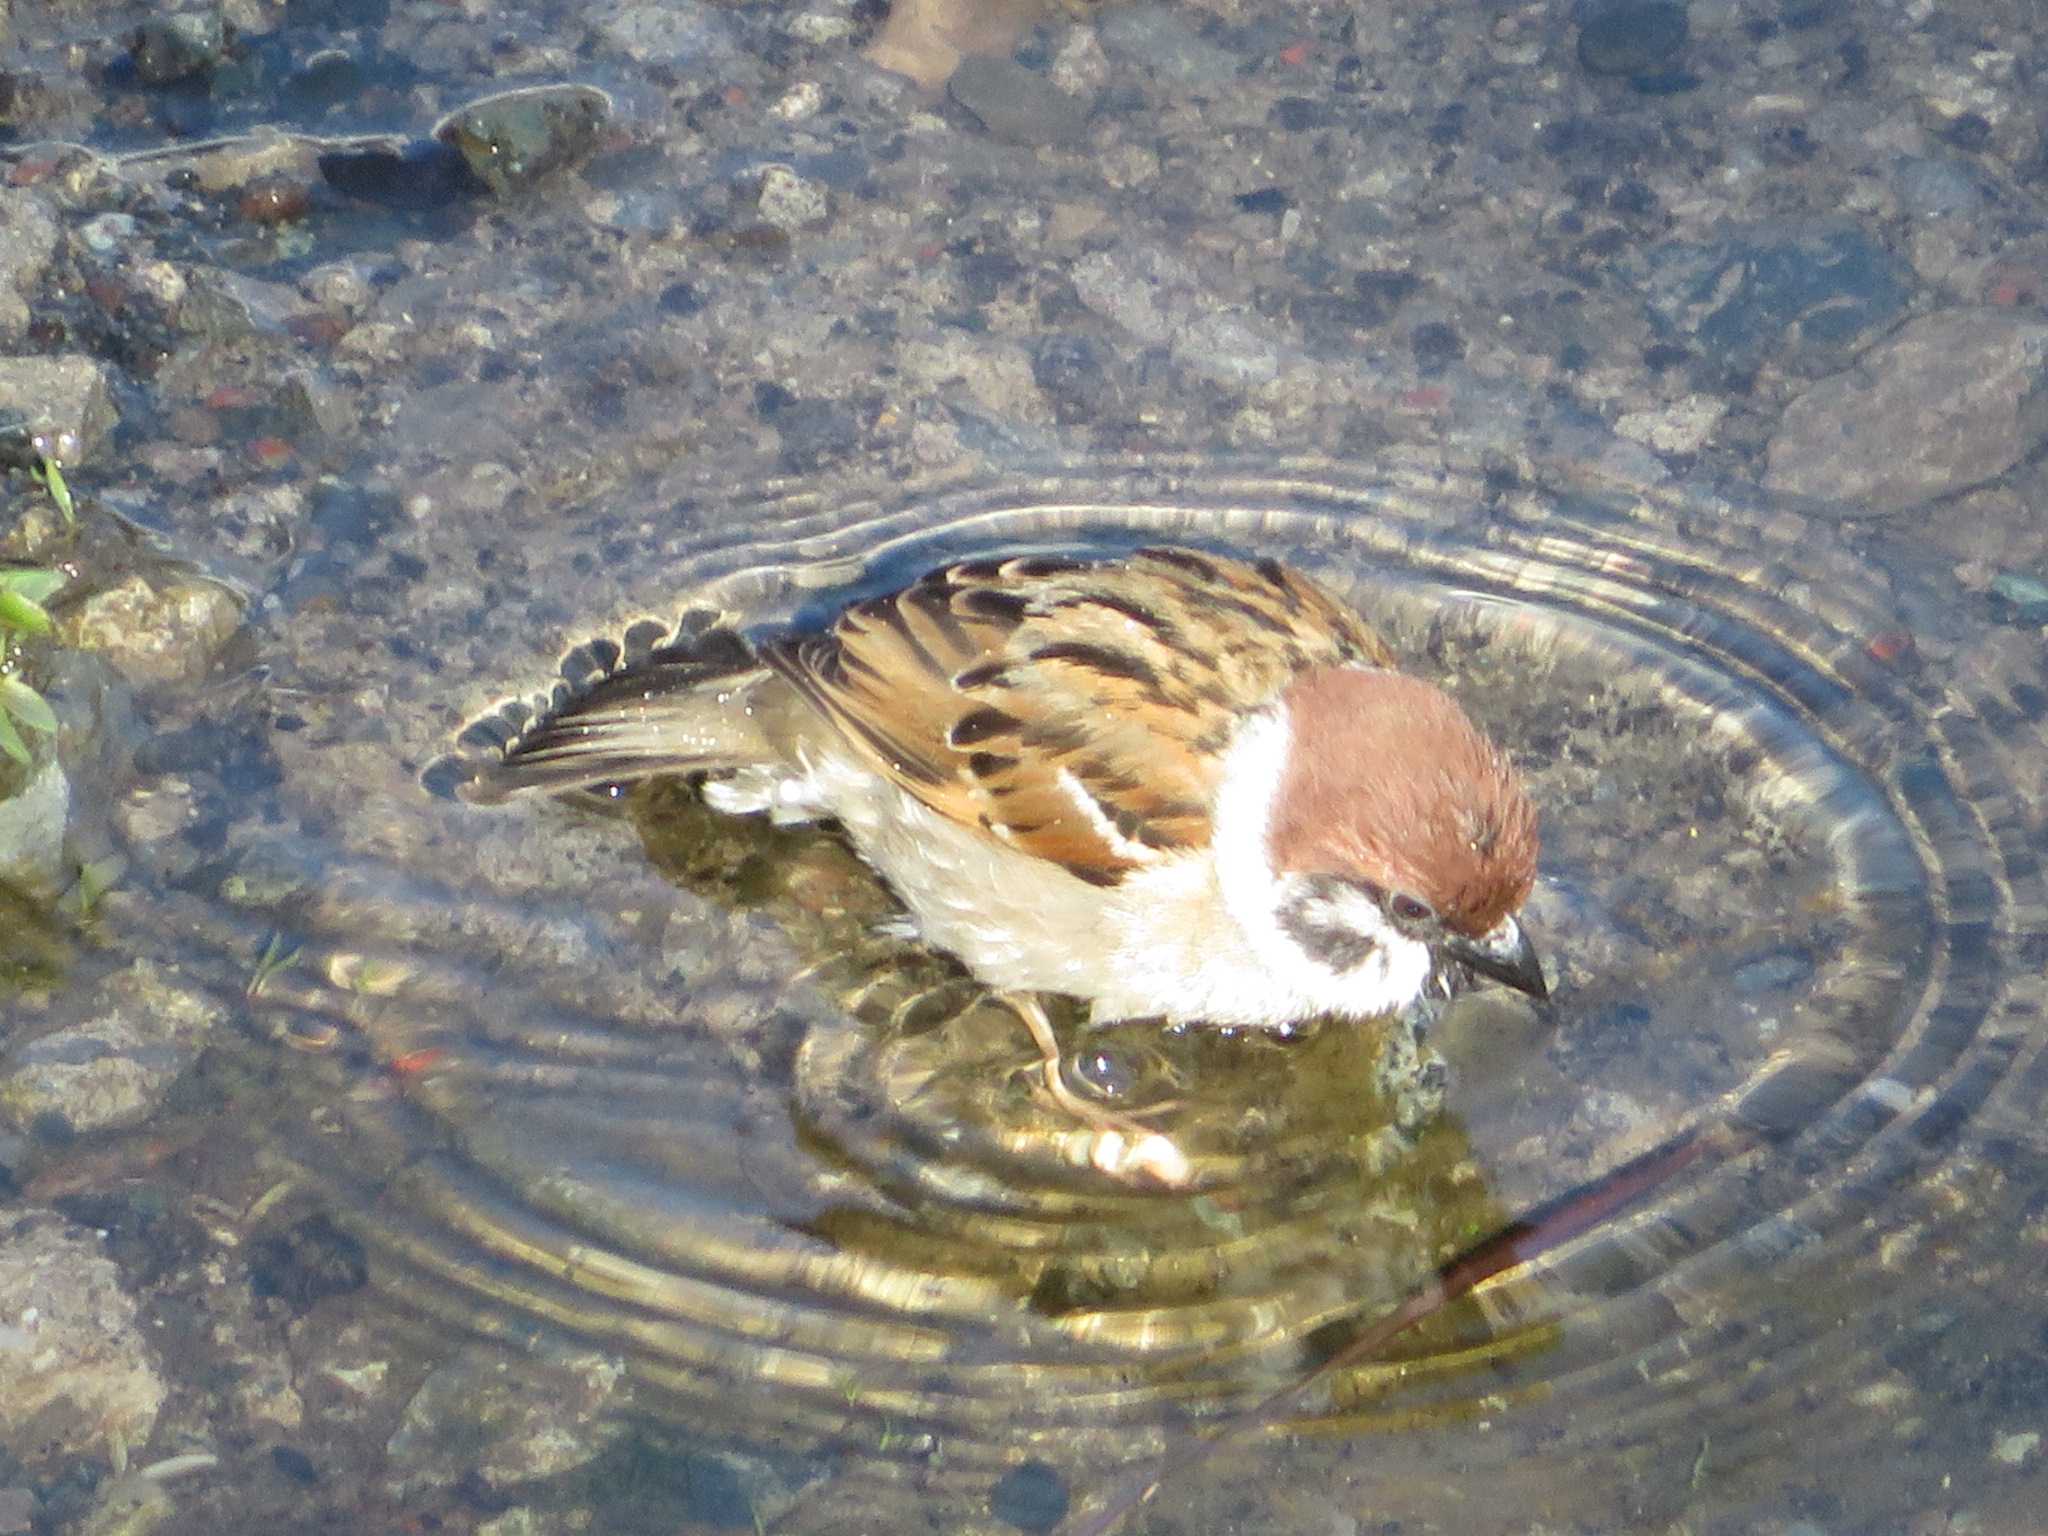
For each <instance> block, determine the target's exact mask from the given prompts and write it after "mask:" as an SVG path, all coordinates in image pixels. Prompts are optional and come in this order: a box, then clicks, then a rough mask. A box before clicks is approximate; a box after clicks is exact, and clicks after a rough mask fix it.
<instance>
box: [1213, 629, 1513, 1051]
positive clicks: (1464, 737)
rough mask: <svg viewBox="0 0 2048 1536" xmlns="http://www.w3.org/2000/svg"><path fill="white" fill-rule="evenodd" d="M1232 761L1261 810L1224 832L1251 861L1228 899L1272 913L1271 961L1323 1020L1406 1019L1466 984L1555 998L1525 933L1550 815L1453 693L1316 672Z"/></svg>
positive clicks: (1259, 920) (1349, 673)
mask: <svg viewBox="0 0 2048 1536" xmlns="http://www.w3.org/2000/svg"><path fill="white" fill-rule="evenodd" d="M1232 758H1233V765H1232V766H1233V770H1234V771H1235V772H1237V773H1238V775H1239V776H1240V778H1241V779H1242V780H1244V781H1246V782H1254V783H1257V784H1258V785H1259V789H1258V791H1257V792H1253V793H1241V794H1240V797H1239V798H1240V801H1241V803H1243V804H1244V805H1246V807H1247V809H1250V810H1251V811H1252V814H1251V815H1249V816H1245V815H1242V814H1240V815H1239V816H1238V818H1237V820H1238V821H1239V822H1240V823H1241V825H1240V826H1238V827H1236V828H1229V827H1226V828H1219V835H1220V836H1223V837H1226V838H1230V837H1232V836H1233V835H1234V840H1235V843H1236V845H1237V846H1236V852H1237V853H1238V855H1239V860H1238V862H1239V863H1240V864H1241V865H1243V866H1245V867H1244V868H1241V869H1239V870H1238V871H1237V872H1236V875H1235V876H1234V875H1233V872H1232V871H1231V870H1230V869H1229V868H1227V867H1226V868H1225V869H1224V878H1225V881H1226V886H1227V887H1228V886H1230V885H1233V884H1236V883H1237V881H1238V878H1239V877H1248V878H1243V888H1242V889H1239V890H1232V889H1228V888H1226V891H1225V899H1226V901H1230V902H1232V904H1233V905H1234V906H1235V907H1237V908H1238V909H1239V910H1240V913H1241V914H1243V912H1244V910H1245V908H1246V907H1247V906H1249V905H1252V904H1256V905H1257V906H1258V907H1259V908H1261V909H1262V910H1261V911H1260V912H1259V913H1258V914H1257V915H1256V916H1255V917H1254V918H1253V921H1252V923H1251V924H1249V925H1248V926H1251V927H1255V929H1256V931H1257V933H1258V935H1259V939H1258V942H1260V943H1261V945H1262V947H1263V948H1265V949H1266V950H1267V961H1268V964H1269V965H1281V966H1284V967H1285V968H1286V969H1287V970H1288V971H1289V972H1290V973H1291V974H1293V975H1294V976H1296V977H1297V978H1299V980H1300V983H1301V988H1302V990H1303V991H1304V993H1305V994H1310V995H1313V996H1314V997H1315V998H1316V999H1318V1000H1319V1004H1320V1010H1321V1011H1327V1012H1334V1013H1342V1014H1350V1015H1354V1016H1367V1015H1374V1014H1381V1013H1386V1012H1390V1011H1393V1010H1395V1009H1399V1008H1402V1007H1405V1006H1407V1005H1408V1004H1409V1003H1411V1002H1413V1001H1414V1000H1415V999H1416V998H1417V997H1418V996H1420V995H1421V993H1422V992H1423V990H1424V989H1425V988H1426V987H1427V986H1428V985H1429V983H1430V981H1431V979H1432V978H1434V977H1444V978H1448V979H1459V978H1461V977H1462V976H1464V975H1466V974H1476V975H1478V976H1483V977H1486V978H1489V979H1491V980H1494V981H1498V982H1501V983H1503V984H1505V985H1507V986H1510V987H1513V988H1515V989H1516V990H1517V991H1520V992H1524V993H1527V994H1529V995H1530V996H1532V997H1536V998H1542V997H1545V996H1547V995H1548V986H1547V984H1546V982H1545V980H1544V976H1543V969H1542V966H1541V963H1540V962H1539V960H1538V957H1537V955H1536V952H1535V950H1534V948H1533V947H1532V946H1531V944H1530V943H1529V940H1528V937H1527V935H1526V934H1524V933H1523V931H1522V928H1521V924H1520V921H1519V913H1520V911H1521V907H1522V904H1523V902H1524V901H1526V900H1527V899H1528V896H1529V892H1530V889H1531V887H1532V886H1533V885H1534V883H1535V878H1536V852H1537V828H1536V810H1535V807H1534V806H1533V805H1532V804H1531V803H1530V800H1529V797H1528V795H1527V793H1526V792H1525V791H1524V790H1523V788H1522V784H1521V779H1520V777H1519V776H1518V775H1517V774H1516V772H1515V770H1514V767H1513V765H1511V764H1510V763H1509V762H1508V760H1507V757H1506V755H1505V754H1504V753H1503V752H1502V751H1501V750H1500V749H1499V748H1498V747H1497V746H1495V745H1494V744H1493V742H1492V741H1490V740H1489V739H1488V738H1487V737H1486V735H1485V734H1484V733H1483V732H1481V731H1480V729H1479V728H1478V727H1477V726H1476V725H1474V724H1473V723H1472V721H1471V719H1470V718H1469V717H1468V716H1467V715H1466V714H1465V712H1464V711H1463V710H1462V709H1460V708H1459V707H1458V705H1457V703H1456V702H1455V701H1454V700H1453V699H1452V698H1451V697H1450V696H1449V695H1448V694H1446V693H1445V692H1444V691H1443V690H1442V689H1440V688H1437V687H1435V686H1433V685H1432V684H1430V683H1427V682H1424V681H1422V680H1421V679H1419V678H1413V677H1406V676H1403V675H1402V674H1400V673H1398V672H1392V671H1385V670H1369V669H1364V668H1354V667H1317V668H1311V669H1309V670H1308V671H1305V672H1304V673H1303V674H1302V675H1301V676H1300V677H1298V678H1297V679H1296V680H1295V681H1294V682H1293V683H1292V684H1291V685H1290V686H1289V687H1288V689H1287V690H1286V691H1285V693H1283V694H1282V696H1281V698H1280V701H1279V704H1278V707H1277V709H1276V710H1275V711H1274V712H1273V713H1272V714H1271V715H1270V716H1268V717H1265V718H1263V719H1261V720H1260V721H1258V722H1256V723H1255V724H1254V725H1253V726H1252V727H1250V728H1248V729H1247V731H1246V732H1245V733H1244V734H1243V735H1242V736H1241V738H1240V740H1239V742H1238V743H1237V745H1236V747H1235V748H1234V750H1233V753H1232ZM1229 794H1230V792H1229V791H1228V790H1226V798H1227V797H1228V796H1229ZM1258 802H1262V803H1258ZM1260 812H1263V816H1262V817H1261V815H1260V814H1259V813H1260ZM1219 819H1224V818H1221V817H1220V818H1219ZM1261 820H1263V826H1258V825H1257V823H1258V822H1259V821H1261ZM1254 831H1262V832H1263V840H1262V845H1261V846H1259V847H1257V848H1255V849H1254V848H1251V847H1248V846H1246V843H1247V839H1248V837H1249V835H1250V834H1251V833H1253V832H1254ZM1225 863H1226V865H1227V864H1228V863H1229V859H1228V857H1227V856H1226V860H1225ZM1251 866H1261V867H1260V868H1259V869H1258V871H1257V872H1258V874H1263V875H1264V876H1265V878H1264V880H1263V881H1261V880H1259V879H1257V878H1256V877H1255V876H1251ZM1260 887H1263V890H1261V889H1260ZM1241 920H1242V916H1241Z"/></svg>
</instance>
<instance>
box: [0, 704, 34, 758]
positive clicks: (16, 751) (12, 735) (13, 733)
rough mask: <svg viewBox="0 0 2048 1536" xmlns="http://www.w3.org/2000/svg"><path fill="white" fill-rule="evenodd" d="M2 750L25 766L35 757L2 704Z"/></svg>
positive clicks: (0, 737) (0, 711)
mask: <svg viewBox="0 0 2048 1536" xmlns="http://www.w3.org/2000/svg"><path fill="white" fill-rule="evenodd" d="M0 752H5V753H6V754H7V755H8V756H9V757H11V758H13V759H14V760H15V761H16V762H17V763H20V764H21V765H22V766H23V767H27V766H28V764H29V763H30V762H32V761H34V759H32V758H31V757H30V756H29V755H28V743H27V742H25V741H23V740H22V739H21V732H19V731H17V730H16V729H15V728H14V722H13V721H12V720H10V719H8V718H7V707H6V705H5V704H0Z"/></svg>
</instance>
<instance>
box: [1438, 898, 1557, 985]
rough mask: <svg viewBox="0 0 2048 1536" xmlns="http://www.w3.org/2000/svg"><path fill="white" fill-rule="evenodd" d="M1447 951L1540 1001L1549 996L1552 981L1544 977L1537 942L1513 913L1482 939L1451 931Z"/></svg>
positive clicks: (1473, 968) (1490, 977) (1471, 967)
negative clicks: (1523, 929)
mask: <svg viewBox="0 0 2048 1536" xmlns="http://www.w3.org/2000/svg"><path fill="white" fill-rule="evenodd" d="M1444 952H1445V953H1446V954H1448V955H1449V956H1450V957H1451V958H1452V959H1453V960H1456V961H1457V962H1458V963H1459V964H1460V965H1463V966H1464V967H1465V968H1466V969H1467V970H1469V971H1471V972H1472V973H1473V974H1474V975H1475V976H1484V977H1485V978H1486V979H1487V980H1488V981H1497V982H1499V983H1500V984H1501V985H1502V986H1504V987H1513V988H1514V989H1515V990H1516V991H1517V992H1523V993H1526V994H1528V995H1529V996H1530V997H1533V998H1535V999H1536V1001H1538V1002H1539V1003H1540V1002H1542V1001H1543V1000H1544V999H1545V998H1547V997H1549V996H1550V983H1549V982H1547V981H1545V980H1544V979H1543V961H1542V960H1541V959H1540V958H1539V957H1538V956H1537V954H1536V946H1535V945H1534V944H1531V943H1530V942H1529V936H1528V935H1527V934H1526V933H1524V932H1522V925H1521V924H1520V923H1518V922H1516V921H1515V920H1514V919H1513V918H1512V917H1510V918H1504V919H1502V921H1501V924H1500V926H1499V927H1498V928H1496V929H1494V930H1493V932H1491V933H1489V934H1487V935H1486V937H1485V938H1483V939H1468V938H1466V937H1465V936H1464V935H1462V934H1456V933H1454V934H1452V935H1451V936H1450V937H1449V938H1448V939H1446V940H1445V941H1444Z"/></svg>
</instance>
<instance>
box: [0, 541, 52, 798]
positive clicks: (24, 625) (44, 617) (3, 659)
mask: <svg viewBox="0 0 2048 1536" xmlns="http://www.w3.org/2000/svg"><path fill="white" fill-rule="evenodd" d="M63 585H64V574H63V572H61V571H40V570H33V569H23V570H11V571H0V752H5V753H6V754H7V755H8V756H9V757H11V758H13V759H14V760H15V761H16V762H17V763H21V764H23V765H24V766H26V765H27V764H28V763H29V762H30V761H31V759H30V757H29V750H28V743H27V742H25V741H23V740H22V738H21V729H22V727H24V726H26V727H28V728H29V729H31V730H37V731H42V732H44V733H45V734H48V735H54V734H55V733H56V730H57V715H56V711H54V710H52V709H51V708H50V704H49V701H48V700H47V699H45V698H44V697H43V696H42V695H41V694H40V693H37V692H36V691H35V689H33V688H31V687H30V686H29V685H28V684H27V683H25V682H23V681H22V680H21V679H20V678H19V677H16V676H15V675H14V672H13V661H12V656H11V654H10V652H11V650H12V646H11V644H10V640H11V637H12V636H14V635H47V634H48V633H49V632H50V615H49V614H48V613H47V612H46V611H45V610H44V608H43V601H44V599H45V598H47V597H49V595H50V594H51V593H53V592H55V591H56V590H57V589H58V588H59V587H61V586H63Z"/></svg>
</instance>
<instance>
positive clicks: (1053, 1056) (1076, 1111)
mask: <svg viewBox="0 0 2048 1536" xmlns="http://www.w3.org/2000/svg"><path fill="white" fill-rule="evenodd" d="M1003 1000H1004V1002H1006V1003H1007V1004H1009V1006H1010V1008H1011V1010H1012V1011H1013V1012H1015V1013H1016V1015H1017V1017H1018V1018H1019V1019H1021V1020H1022V1021H1023V1023H1024V1027H1025V1028H1026V1029H1028V1030H1029V1031H1031V1038H1032V1040H1033V1042H1035V1043H1036V1044H1037V1046H1038V1053H1039V1060H1040V1067H1041V1072H1040V1079H1039V1086H1040V1089H1041V1090H1042V1091H1043V1093H1044V1094H1045V1096H1046V1097H1047V1098H1048V1099H1050V1100H1051V1101H1052V1102H1053V1103H1054V1104H1055V1105H1057V1106H1058V1107H1059V1108H1060V1109H1061V1110H1063V1111H1064V1112H1065V1113H1067V1114H1068V1115H1071V1116H1072V1117H1073V1118H1074V1119H1076V1120H1078V1121H1080V1122H1081V1124H1082V1125H1083V1126H1085V1127H1087V1130H1086V1131H1085V1132H1084V1133H1083V1136H1082V1138H1081V1140H1080V1145H1079V1147H1078V1149H1077V1150H1078V1151H1079V1153H1080V1157H1079V1158H1078V1159H1077V1160H1079V1161H1085V1162H1086V1163H1087V1165H1088V1166H1089V1167H1091V1168H1094V1169H1095V1170H1097V1171H1098V1172H1100V1173H1106V1174H1108V1175H1109V1176H1110V1177H1111V1178H1118V1179H1145V1180H1149V1181H1151V1182H1152V1183H1155V1184H1160V1185H1163V1186H1165V1187H1166V1188H1168V1189H1181V1188H1185V1187H1186V1185H1187V1184H1188V1182H1189V1181H1190V1180H1191V1179H1192V1178H1193V1176H1194V1170H1193V1168H1192V1167H1191V1166H1190V1165H1189V1163H1188V1159H1187V1154H1186V1153H1184V1152H1182V1151H1181V1149H1180V1148H1179V1147H1178V1146H1177V1145H1176V1144H1175V1143H1174V1141H1173V1138H1172V1137H1170V1136H1167V1135H1165V1134H1164V1133H1162V1132H1160V1131H1155V1130H1153V1129H1151V1128H1150V1127H1149V1126H1146V1125H1145V1124H1143V1123H1142V1121H1140V1120H1139V1119H1138V1118H1137V1117H1135V1116H1132V1115H1120V1114H1118V1113H1116V1112H1115V1111H1114V1110H1109V1109H1105V1108H1103V1107H1102V1106H1101V1105H1100V1104H1095V1103H1091V1102H1090V1101H1089V1100H1087V1099H1084V1098H1082V1097H1081V1095H1079V1094H1078V1093H1076V1092H1074V1090H1073V1089H1072V1088H1071V1087H1069V1086H1068V1084H1067V1076H1066V1072H1065V1070H1064V1064H1063V1058H1062V1055H1061V1052H1060V1046H1059V1041H1058V1039H1057V1038H1056V1037H1055V1036H1054V1034H1053V1031H1052V1021H1051V1020H1050V1019H1048V1018H1047V1017H1046V1016H1045V1008H1044V1005H1043V1004H1041V1003H1040V1002H1039V1001H1038V999H1037V998H1036V997H1033V996H1031V995H1030V994H1029V993H1009V994H1005V995H1004V998H1003ZM1161 1107H1162V1108H1163V1107H1164V1106H1161ZM1154 1112H1155V1113H1156V1112H1157V1111H1156V1110H1155V1111H1154Z"/></svg>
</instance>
